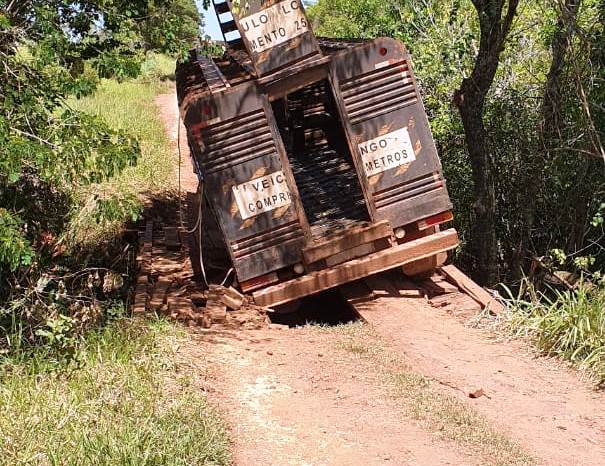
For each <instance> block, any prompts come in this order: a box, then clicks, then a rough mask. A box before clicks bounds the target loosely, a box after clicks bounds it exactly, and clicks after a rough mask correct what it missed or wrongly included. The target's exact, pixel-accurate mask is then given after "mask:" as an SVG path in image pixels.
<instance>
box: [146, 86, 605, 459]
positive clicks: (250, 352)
mask: <svg viewBox="0 0 605 466" xmlns="http://www.w3.org/2000/svg"><path fill="white" fill-rule="evenodd" d="M157 104H158V106H159V108H160V111H161V116H162V118H163V120H164V122H165V125H166V129H167V134H168V135H169V136H170V137H171V139H172V140H173V141H176V122H177V110H176V98H175V96H174V95H167V96H161V97H159V98H158V100H157ZM185 146H186V145H185V144H183V149H185ZM183 154H184V156H185V158H184V164H183V167H182V170H183V173H184V174H185V173H187V174H186V175H184V177H183V179H184V180H186V181H185V185H186V189H187V190H193V189H195V177H191V176H190V175H189V173H191V168H190V165H189V164H188V162H187V158H186V151H185V150H184V151H183ZM187 170H189V172H187ZM408 291H409V290H408ZM399 294H401V295H403V294H405V295H406V296H400V295H399ZM331 311H332V309H325V312H326V313H329V312H331ZM366 315H368V320H369V324H365V325H360V324H349V325H345V326H339V327H334V328H330V329H325V328H320V327H313V326H306V327H300V328H291V329H281V328H280V329H273V328H272V329H265V330H256V331H251V330H230V331H227V330H225V331H220V330H219V331H217V330H216V329H213V330H208V331H202V330H199V331H197V333H196V334H195V340H196V341H197V344H196V345H194V346H191V347H187V348H182V349H181V354H182V356H183V357H184V358H185V360H187V361H190V364H188V368H189V369H188V370H189V371H190V372H191V375H192V376H193V378H194V379H195V380H196V381H197V383H199V384H200V387H201V388H203V389H205V390H207V391H208V393H209V397H210V399H211V400H212V401H213V402H215V404H216V405H217V406H218V407H219V409H220V410H221V411H222V413H223V414H224V415H225V417H226V419H227V420H228V423H229V425H230V429H231V438H232V439H233V446H232V451H233V458H234V462H235V464H238V465H378V464H393V465H445V464H450V465H471V464H503V465H504V464H548V465H570V464H574V465H586V466H589V465H590V466H592V465H602V464H605V398H604V396H603V394H602V393H598V392H594V391H593V390H592V389H591V388H590V386H589V385H588V384H587V383H584V382H582V381H581V380H580V377H579V376H578V374H577V373H576V372H574V371H571V370H569V369H567V368H565V367H563V366H562V365H561V364H558V363H556V362H555V361H552V360H547V359H543V358H536V357H535V356H533V355H532V353H531V351H530V350H529V349H528V348H526V347H525V346H523V345H522V344H521V343H507V342H501V341H497V340H496V339H495V337H494V335H493V334H491V333H490V332H489V331H486V330H478V329H473V328H470V327H469V326H467V325H465V322H464V321H463V320H462V319H461V318H457V317H454V316H452V315H450V314H447V313H445V312H441V311H438V310H436V309H434V308H432V307H431V306H430V305H428V303H427V302H426V300H425V299H424V298H422V297H419V296H416V297H413V296H410V294H409V293H403V292H401V293H399V292H396V293H395V294H393V293H391V295H390V296H381V297H380V298H379V301H378V303H377V305H376V306H374V307H373V308H372V310H371V311H370V312H369V313H366ZM480 388H481V389H483V391H484V392H485V395H486V396H480V397H479V398H476V399H471V398H469V396H468V394H469V393H470V392H472V391H476V390H477V389H480Z"/></svg>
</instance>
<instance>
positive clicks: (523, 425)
mask: <svg viewBox="0 0 605 466" xmlns="http://www.w3.org/2000/svg"><path fill="white" fill-rule="evenodd" d="M376 304H377V305H372V304H371V303H370V304H369V305H368V306H367V307H368V310H367V311H365V312H364V317H366V318H367V320H368V321H369V323H370V324H371V325H372V326H373V327H374V328H375V330H376V331H377V332H378V333H379V334H380V335H382V336H383V337H385V340H386V342H387V343H388V344H389V346H390V347H391V348H393V350H394V351H397V352H398V353H400V354H403V355H405V357H406V360H407V361H408V363H409V364H410V366H411V367H412V368H413V370H415V371H418V372H420V373H421V374H423V375H424V376H426V377H427V378H430V379H434V380H437V381H441V383H442V385H443V386H444V387H445V389H446V390H447V391H450V392H451V395H453V396H456V397H458V398H461V399H462V400H464V402H465V403H467V404H468V405H469V406H470V407H472V408H473V409H475V410H476V411H478V412H479V413H481V414H483V415H484V416H485V417H486V418H487V419H488V420H490V422H491V423H492V424H493V425H494V426H495V427H496V428H498V429H499V430H500V431H501V432H503V433H505V434H507V435H508V436H509V437H510V438H511V439H513V440H516V441H517V442H518V443H519V444H520V445H522V446H523V447H525V448H526V449H527V451H529V452H531V453H533V454H534V455H535V456H536V457H537V458H538V459H540V460H541V461H542V462H543V463H544V464H548V465H570V464H574V465H582V466H596V465H604V464H605V396H604V394H603V392H598V391H595V390H594V389H593V388H592V387H591V386H590V385H589V383H588V382H584V381H582V380H581V376H580V374H579V373H578V372H577V371H575V370H572V369H568V368H567V367H565V366H564V364H563V363H561V362H559V361H557V360H555V359H548V358H543V357H539V356H537V355H536V354H535V353H534V352H532V350H531V349H530V348H528V347H527V346H526V345H524V344H523V343H522V342H519V341H502V340H498V339H497V338H496V335H494V334H493V333H492V332H490V331H488V330H480V329H476V328H470V327H469V326H466V325H464V322H463V321H462V320H460V319H457V318H455V317H453V316H452V315H450V314H447V313H446V312H444V311H441V310H438V309H435V308H433V307H432V306H430V305H429V304H428V303H427V302H426V301H425V300H424V299H423V298H419V299H410V298H408V297H394V296H382V297H380V299H379V301H377V303H376ZM478 389H483V390H484V391H485V393H486V394H487V395H488V396H481V397H479V398H476V399H469V398H468V394H469V393H470V392H473V391H475V390H478Z"/></svg>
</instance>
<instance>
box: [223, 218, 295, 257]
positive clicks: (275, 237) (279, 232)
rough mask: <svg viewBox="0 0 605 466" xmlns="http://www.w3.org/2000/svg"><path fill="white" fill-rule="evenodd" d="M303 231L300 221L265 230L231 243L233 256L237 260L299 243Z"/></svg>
mask: <svg viewBox="0 0 605 466" xmlns="http://www.w3.org/2000/svg"><path fill="white" fill-rule="evenodd" d="M302 238H303V231H302V229H301V226H300V223H299V222H298V221H294V222H290V223H286V224H284V225H281V226H279V227H276V228H273V229H270V230H265V231H263V232H260V233H258V234H256V235H254V236H251V237H248V238H243V239H240V240H237V241H232V242H231V248H232V251H233V256H234V257H235V258H236V259H241V258H242V257H245V256H249V255H251V254H255V253H258V252H260V251H263V250H265V249H269V248H274V247H276V246H282V245H285V244H287V243H290V242H294V241H297V242H299V241H300V240H301V239H302Z"/></svg>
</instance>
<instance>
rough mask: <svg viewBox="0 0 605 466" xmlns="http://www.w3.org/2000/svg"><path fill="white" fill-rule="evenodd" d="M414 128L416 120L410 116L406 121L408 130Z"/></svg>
mask: <svg viewBox="0 0 605 466" xmlns="http://www.w3.org/2000/svg"><path fill="white" fill-rule="evenodd" d="M414 126H416V119H415V118H414V116H411V117H410V119H409V120H408V128H413V127H414Z"/></svg>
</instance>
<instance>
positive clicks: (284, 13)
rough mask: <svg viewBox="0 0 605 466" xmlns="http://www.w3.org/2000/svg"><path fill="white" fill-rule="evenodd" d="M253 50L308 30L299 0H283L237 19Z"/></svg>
mask: <svg viewBox="0 0 605 466" xmlns="http://www.w3.org/2000/svg"><path fill="white" fill-rule="evenodd" d="M239 23H240V26H241V28H242V30H243V31H244V35H245V36H246V39H248V42H250V46H251V47H252V51H253V52H262V51H264V50H267V49H270V48H271V47H275V46H276V45H279V44H283V43H284V42H287V41H289V40H290V39H293V38H294V37H297V36H300V35H301V34H304V33H305V32H307V31H308V30H309V23H308V21H307V18H305V15H304V13H303V10H302V6H301V4H300V1H299V0H285V1H283V2H279V3H276V4H275V5H273V6H270V7H269V8H265V9H264V10H262V11H259V12H258V13H254V14H253V15H250V16H245V17H243V18H241V19H240V21H239Z"/></svg>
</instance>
